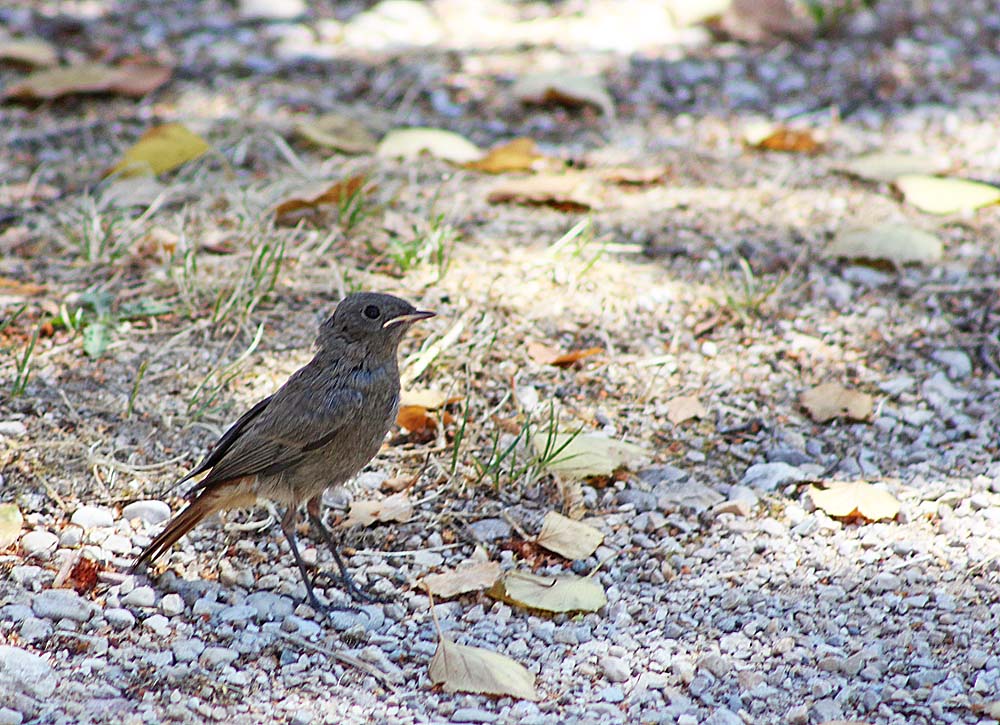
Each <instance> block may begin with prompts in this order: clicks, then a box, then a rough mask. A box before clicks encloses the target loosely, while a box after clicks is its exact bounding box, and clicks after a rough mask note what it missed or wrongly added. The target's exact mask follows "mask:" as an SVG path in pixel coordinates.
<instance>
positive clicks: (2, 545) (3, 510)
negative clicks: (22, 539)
mask: <svg viewBox="0 0 1000 725" xmlns="http://www.w3.org/2000/svg"><path fill="white" fill-rule="evenodd" d="M23 524H24V517H23V516H21V509H19V508H18V507H17V504H16V503H5V504H0V551H3V550H4V549H6V548H7V547H8V546H10V545H11V544H13V543H14V542H15V541H17V537H18V536H20V535H21V526H22V525H23Z"/></svg>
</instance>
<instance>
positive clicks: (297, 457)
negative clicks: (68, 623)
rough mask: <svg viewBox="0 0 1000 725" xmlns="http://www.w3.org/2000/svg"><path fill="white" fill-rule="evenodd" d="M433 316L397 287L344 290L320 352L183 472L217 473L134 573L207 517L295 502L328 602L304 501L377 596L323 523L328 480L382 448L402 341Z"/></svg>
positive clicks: (392, 411) (289, 510) (287, 529)
mask: <svg viewBox="0 0 1000 725" xmlns="http://www.w3.org/2000/svg"><path fill="white" fill-rule="evenodd" d="M433 316H434V313H433V312H426V311H421V310H417V309H415V308H414V307H413V305H411V304H410V303H409V302H406V301H405V300H401V299H399V298H398V297H393V296H391V295H386V294H378V293H374V292H361V293H357V294H352V295H348V296H347V297H345V298H344V299H343V301H341V303H340V304H339V305H337V308H336V310H334V313H333V315H332V316H331V317H330V318H329V319H327V320H326V322H324V323H323V324H322V325H320V329H319V336H318V337H317V339H316V344H317V347H318V350H317V352H316V355H315V357H313V359H312V360H311V361H310V362H309V363H308V364H306V366H305V367H303V368H301V369H299V370H297V371H296V372H295V373H293V374H292V376H291V377H290V378H289V379H288V381H287V382H286V383H285V384H284V385H282V386H281V388H279V389H278V391H277V392H276V393H274V394H273V395H271V396H270V397H267V398H264V400H262V401H260V402H259V403H257V404H256V405H255V406H253V407H252V408H251V409H250V410H248V411H247V412H246V413H244V414H243V415H242V416H241V417H240V418H239V420H237V421H236V423H234V424H233V425H232V427H230V428H229V430H227V431H226V432H225V434H224V435H223V436H222V437H221V438H220V439H219V440H218V442H217V443H216V444H215V448H214V449H213V450H212V452H211V453H210V454H209V455H208V456H206V457H205V459H204V460H203V461H202V462H201V463H200V464H199V465H198V467H197V468H195V469H194V470H193V471H191V473H189V474H188V475H187V476H185V477H184V478H182V479H181V481H180V483H183V482H184V481H187V480H188V479H191V478H193V477H194V476H197V475H199V474H201V473H204V472H206V471H207V472H208V475H207V476H205V477H204V478H203V479H201V481H199V482H198V483H197V484H195V486H194V487H193V488H192V489H191V491H189V492H188V494H187V498H188V500H189V501H190V503H189V504H188V506H187V507H186V508H185V509H184V510H183V511H181V512H180V513H179V514H177V516H175V517H174V518H173V519H171V520H170V521H169V522H168V523H167V526H166V528H164V530H163V531H162V532H161V533H160V534H159V535H158V536H157V537H156V538H155V539H153V541H152V542H151V543H150V545H149V546H147V547H146V548H145V550H144V551H143V552H142V553H141V554H140V555H139V556H138V558H137V559H136V560H135V563H134V564H133V565H132V567H131V568H130V570H129V571H130V573H132V572H135V571H136V570H137V569H138V568H139V567H141V566H143V565H144V564H146V563H148V562H151V561H153V560H154V559H156V558H157V557H159V556H160V555H161V554H163V553H164V552H166V551H167V550H168V549H169V548H170V547H171V546H172V545H173V544H174V543H175V542H176V541H177V540H178V539H180V538H181V537H182V536H184V534H186V533H187V532H188V531H190V530H191V529H193V528H194V527H195V526H197V525H198V524H199V523H200V522H201V521H202V520H203V519H205V518H206V517H208V516H210V515H212V514H214V513H216V512H217V511H222V510H227V509H232V508H243V507H246V506H249V505H252V504H253V503H254V502H255V501H256V500H257V498H258V497H259V498H265V499H269V500H271V501H274V502H276V503H278V504H283V505H284V506H285V507H286V509H285V513H284V515H283V516H282V518H281V530H282V531H283V532H284V534H285V538H287V539H288V545H289V547H290V548H291V550H292V556H293V557H295V563H296V564H297V565H298V567H299V572H300V573H301V574H302V580H303V582H304V583H305V586H306V593H307V594H308V597H309V601H310V603H311V604H312V605H313V606H315V607H317V608H322V605H321V604H320V602H319V600H317V598H316V594H315V592H314V591H313V583H314V582H313V581H310V578H309V575H308V570H307V568H306V564H305V562H304V561H303V560H302V556H301V555H300V554H299V550H298V546H297V545H296V541H295V521H296V519H297V514H298V508H299V506H300V505H301V504H302V503H303V502H305V504H306V512H307V514H308V516H309V520H310V522H311V523H312V525H313V526H314V527H315V528H316V530H317V531H319V533H320V535H321V536H322V538H323V539H324V541H325V542H326V543H327V545H328V546H329V548H330V551H331V552H332V554H333V558H334V561H335V562H336V564H337V566H338V568H339V569H340V580H341V581H342V582H343V585H344V587H345V588H346V589H347V591H348V592H349V593H350V594H351V595H352V596H353V597H355V598H357V599H365V600H370V599H371V597H370V596H369V595H367V594H365V593H364V592H362V591H361V590H359V589H358V588H357V587H356V586H355V585H354V583H353V581H352V580H351V577H350V575H349V574H348V571H347V568H346V567H345V566H344V562H343V560H342V559H341V558H340V554H339V553H338V551H337V546H336V542H335V541H334V539H333V536H332V535H331V533H330V531H329V530H328V529H327V528H326V526H324V525H323V521H322V517H321V514H320V499H321V496H322V494H323V491H324V490H325V489H326V488H327V487H329V486H335V485H338V484H341V483H344V482H345V481H347V480H349V479H350V478H352V477H353V476H354V475H355V474H357V473H358V471H360V470H361V469H362V468H363V467H364V466H365V464H367V463H368V461H370V460H371V459H372V458H373V457H374V456H375V454H376V453H377V452H378V450H379V448H380V447H381V445H382V441H383V440H384V438H385V434H386V433H387V432H388V430H389V427H390V426H391V425H392V423H393V421H394V420H395V419H396V414H397V411H398V408H399V364H398V362H397V360H396V356H397V350H398V347H399V342H400V340H401V339H402V338H403V335H404V333H405V332H406V331H407V330H408V329H409V328H410V326H411V325H412V324H413V323H415V322H417V321H418V320H423V319H426V318H428V317H433Z"/></svg>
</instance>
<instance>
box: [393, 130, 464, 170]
mask: <svg viewBox="0 0 1000 725" xmlns="http://www.w3.org/2000/svg"><path fill="white" fill-rule="evenodd" d="M423 153H428V154H430V155H431V156H433V157H434V158H438V159H442V160H444V161H449V162H451V163H453V164H467V163H469V162H470V161H475V160H476V159H479V158H482V156H483V152H482V149H480V148H479V147H478V146H476V145H475V144H474V143H472V142H471V141H469V140H468V139H466V138H464V137H463V136H459V135H458V134H457V133H454V132H452V131H444V130H442V129H440V128H398V129H396V130H394V131H390V132H389V133H387V134H386V135H385V137H384V138H383V139H382V141H381V142H380V143H379V145H378V149H377V150H376V152H375V154H376V155H377V156H380V157H382V158H403V159H406V160H411V159H416V158H419V157H420V155H421V154H423Z"/></svg>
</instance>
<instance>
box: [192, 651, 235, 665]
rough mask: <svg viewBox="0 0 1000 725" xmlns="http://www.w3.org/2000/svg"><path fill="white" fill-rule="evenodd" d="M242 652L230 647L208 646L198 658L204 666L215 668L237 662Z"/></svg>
mask: <svg viewBox="0 0 1000 725" xmlns="http://www.w3.org/2000/svg"><path fill="white" fill-rule="evenodd" d="M239 656H240V653H239V652H237V651H236V650H234V649H231V648H229V647H206V648H205V650H204V651H203V652H202V653H201V656H200V657H199V658H198V661H199V662H200V663H201V665H202V667H207V668H208V669H215V668H216V667H222V666H224V665H228V664H230V663H232V662H235V661H236V660H237V659H239Z"/></svg>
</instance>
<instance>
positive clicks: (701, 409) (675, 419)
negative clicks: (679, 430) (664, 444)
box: [667, 395, 708, 425]
mask: <svg viewBox="0 0 1000 725" xmlns="http://www.w3.org/2000/svg"><path fill="white" fill-rule="evenodd" d="M706 415H708V411H707V410H705V406H704V405H702V403H701V401H700V400H698V398H696V397H695V396H693V395H678V396H677V397H675V398H671V399H670V400H669V401H667V420H669V421H670V422H671V423H673V424H674V425H680V424H681V423H683V422H684V421H687V420H691V419H692V418H704V417H705V416H706Z"/></svg>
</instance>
